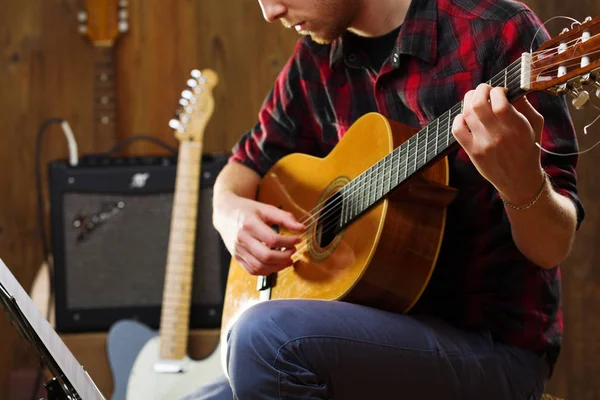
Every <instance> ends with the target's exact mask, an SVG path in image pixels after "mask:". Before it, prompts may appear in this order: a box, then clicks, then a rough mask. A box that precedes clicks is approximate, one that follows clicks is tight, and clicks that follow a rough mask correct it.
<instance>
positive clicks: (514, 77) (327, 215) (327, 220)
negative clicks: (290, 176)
mask: <svg viewBox="0 0 600 400" xmlns="http://www.w3.org/2000/svg"><path fill="white" fill-rule="evenodd" d="M595 36H596V35H595ZM580 40H581V39H580V38H577V39H574V40H572V41H570V43H571V42H575V43H576V44H577V43H578V42H579V41H580ZM556 50H557V48H550V49H546V50H544V51H542V52H539V53H538V52H536V53H534V55H538V54H541V53H547V52H552V51H556ZM596 52H598V51H596ZM596 52H592V53H589V54H594V53H596ZM569 61H571V60H565V62H569ZM520 62H521V60H520V59H517V60H515V62H513V63H512V64H511V65H510V66H509V67H508V68H507V69H506V72H503V73H500V74H498V75H496V76H495V77H494V78H492V79H491V81H490V82H492V83H493V81H494V80H500V81H502V80H506V81H507V82H508V79H506V78H504V79H503V77H504V76H505V75H509V74H510V75H511V77H510V84H511V85H512V84H514V83H515V82H517V81H519V80H520V79H521V76H520V75H521V73H520V71H518V73H516V74H515V70H516V69H518V68H519V67H520ZM532 64H535V63H532ZM561 64H562V65H564V62H562V63H560V62H559V63H556V64H550V65H547V66H543V67H540V68H533V69H531V72H532V73H533V72H537V71H541V70H543V69H549V68H552V67H554V66H556V65H561ZM573 65H576V64H573ZM569 66H571V65H569ZM498 83H502V82H498ZM506 86H509V85H508V84H507V85H506ZM456 106H458V105H455V106H454V107H453V108H451V109H450V110H449V113H450V114H452V113H453V112H455V111H456V110H454V109H455V108H456ZM460 106H461V107H462V104H460ZM445 114H448V112H446V113H444V116H443V117H442V118H438V119H436V120H435V122H436V123H437V125H438V126H439V125H440V124H446V123H447V122H448V120H449V118H447V117H446V115H445ZM599 118H600V116H599ZM597 119H598V118H597ZM442 121H443V122H442ZM594 122H595V121H594ZM421 132H423V130H421V131H420V132H418V133H417V135H418V134H420V133H421ZM435 135H436V139H439V137H438V136H439V132H436V134H435ZM425 139H426V141H425V143H424V144H423V145H420V144H417V149H416V150H419V149H421V148H422V147H423V146H425V147H426V148H427V149H428V148H429V144H430V143H429V132H427V137H426V138H425ZM405 143H406V142H405ZM536 144H537V143H536ZM597 144H600V142H599V143H597ZM401 146H402V145H401ZM595 146H596V145H594V146H593V147H595ZM399 147H400V146H399ZM538 147H539V146H538ZM397 149H398V148H397ZM589 150H591V149H589ZM434 152H435V150H434ZM429 153H430V152H429V151H428V152H427V157H428V156H429ZM413 155H414V157H413ZM417 156H418V154H417V152H415V153H413V154H409V155H408V157H407V158H405V159H402V160H398V162H396V160H395V159H394V158H392V162H391V163H390V166H391V168H400V167H406V166H407V164H408V163H409V162H411V161H413V159H414V158H416V157H417ZM378 164H379V165H377V164H376V165H377V167H376V169H375V170H371V168H369V169H367V170H366V171H364V172H363V173H361V174H360V175H359V176H357V177H356V178H355V179H353V180H352V181H351V182H357V181H358V179H359V178H361V177H362V176H363V175H364V174H366V173H368V172H369V170H371V172H370V174H371V175H373V173H375V175H376V177H377V178H376V179H377V182H379V181H380V180H379V172H380V171H379V170H380V169H381V168H385V167H386V165H385V163H383V164H381V163H378ZM415 172H416V171H415ZM381 177H382V178H383V180H382V183H383V184H385V183H386V182H388V184H389V179H386V178H384V177H383V175H382V176H381ZM406 178H407V177H405V178H404V179H406ZM347 186H348V184H347V185H346V186H345V187H347ZM356 186H357V187H356V188H355V189H354V191H353V192H349V193H348V194H347V197H351V196H356V194H357V192H358V193H359V194H364V193H365V186H363V187H361V186H360V185H356ZM367 188H368V187H367ZM359 191H361V192H359ZM328 200H329V198H328V199H325V200H324V201H322V202H321V203H320V204H318V205H317V206H315V207H314V208H313V210H312V211H311V212H312V214H310V215H307V216H305V217H304V219H303V222H302V223H303V224H304V223H306V222H307V221H309V220H311V223H310V224H309V225H308V226H307V228H310V227H312V226H313V225H314V224H315V223H317V220H316V219H315V217H316V216H318V213H321V214H322V215H321V218H320V220H321V221H322V224H323V230H325V231H327V230H329V229H331V227H332V226H334V225H335V224H337V222H338V221H337V220H336V219H335V218H331V217H332V216H331V213H332V212H333V211H336V210H339V208H340V203H341V202H342V203H343V200H344V199H343V198H338V199H336V200H334V202H332V203H331V204H328V205H327V206H326V207H324V208H323V209H321V210H319V211H317V212H315V210H318V209H319V208H320V207H321V206H322V205H323V204H324V203H325V202H327V201H328ZM342 207H343V204H342ZM334 217H335V215H334ZM307 231H308V229H307ZM308 236H309V232H305V233H303V234H302V237H303V238H304V239H307V238H308ZM304 248H306V246H304V247H302V248H300V249H298V250H297V252H299V251H302V250H303V249H304Z"/></svg>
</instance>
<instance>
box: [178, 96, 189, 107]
mask: <svg viewBox="0 0 600 400" xmlns="http://www.w3.org/2000/svg"><path fill="white" fill-rule="evenodd" d="M188 104H190V101H189V100H188V99H184V98H181V99H179V105H180V106H182V107H186V106H187V105H188Z"/></svg>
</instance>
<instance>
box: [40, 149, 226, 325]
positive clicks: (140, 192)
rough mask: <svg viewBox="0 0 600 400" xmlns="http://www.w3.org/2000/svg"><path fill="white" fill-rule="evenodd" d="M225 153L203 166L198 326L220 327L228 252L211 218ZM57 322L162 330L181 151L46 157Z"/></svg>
mask: <svg viewBox="0 0 600 400" xmlns="http://www.w3.org/2000/svg"><path fill="white" fill-rule="evenodd" d="M227 158H228V155H227V154H206V155H204V156H203V159H202V165H201V173H202V175H201V182H200V189H199V192H200V193H199V199H198V202H199V206H198V207H199V209H198V223H197V233H196V247H195V267H194V276H193V289H192V300H191V312H190V328H191V329H198V328H206V329H211V328H219V327H220V324H221V314H222V310H223V301H224V296H225V286H226V284H227V273H228V269H229V261H230V255H229V252H228V251H227V249H226V247H225V245H224V244H223V242H222V241H221V238H220V236H219V234H218V233H217V231H216V230H215V229H214V227H213V225H212V193H213V191H212V187H213V184H214V181H215V178H216V176H217V174H218V173H219V171H220V170H221V169H222V168H223V167H224V166H225V164H226V163H227ZM48 168H49V175H48V179H49V189H50V206H51V210H50V215H51V216H50V226H51V233H52V252H53V257H54V282H53V283H54V287H55V294H56V296H55V313H56V330H57V331H58V332H91V331H108V330H109V328H110V326H111V325H112V324H113V323H114V322H116V321H118V320H120V319H135V320H138V321H140V322H143V323H145V324H146V325H148V326H149V327H151V328H154V329H157V328H158V327H159V321H160V310H161V303H162V295H163V285H164V279H165V269H166V261H167V250H168V241H169V230H170V223H171V210H172V205H173V196H174V188H175V176H176V172H177V158H176V157H104V156H100V157H90V156H88V157H84V158H82V159H81V160H80V164H79V165H78V166H75V167H73V166H70V165H69V164H68V163H67V162H66V161H55V162H51V163H49V165H48Z"/></svg>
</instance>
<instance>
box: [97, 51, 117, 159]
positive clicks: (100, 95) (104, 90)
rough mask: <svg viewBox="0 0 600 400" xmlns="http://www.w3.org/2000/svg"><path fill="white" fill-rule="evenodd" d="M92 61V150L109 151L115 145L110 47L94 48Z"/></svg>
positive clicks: (112, 54)
mask: <svg viewBox="0 0 600 400" xmlns="http://www.w3.org/2000/svg"><path fill="white" fill-rule="evenodd" d="M94 50H95V60H94V124H93V133H94V142H93V143H94V149H95V151H97V152H104V151H107V150H109V149H110V148H111V147H112V146H114V145H115V144H116V143H117V101H116V100H117V99H116V97H117V95H116V82H115V75H116V71H115V57H114V53H113V48H112V47H111V46H96V47H95V48H94Z"/></svg>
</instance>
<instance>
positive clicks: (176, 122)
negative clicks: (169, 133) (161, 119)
mask: <svg viewBox="0 0 600 400" xmlns="http://www.w3.org/2000/svg"><path fill="white" fill-rule="evenodd" d="M169 127H170V128H171V129H175V130H179V129H180V128H181V122H179V120H177V119H172V120H170V121H169Z"/></svg>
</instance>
